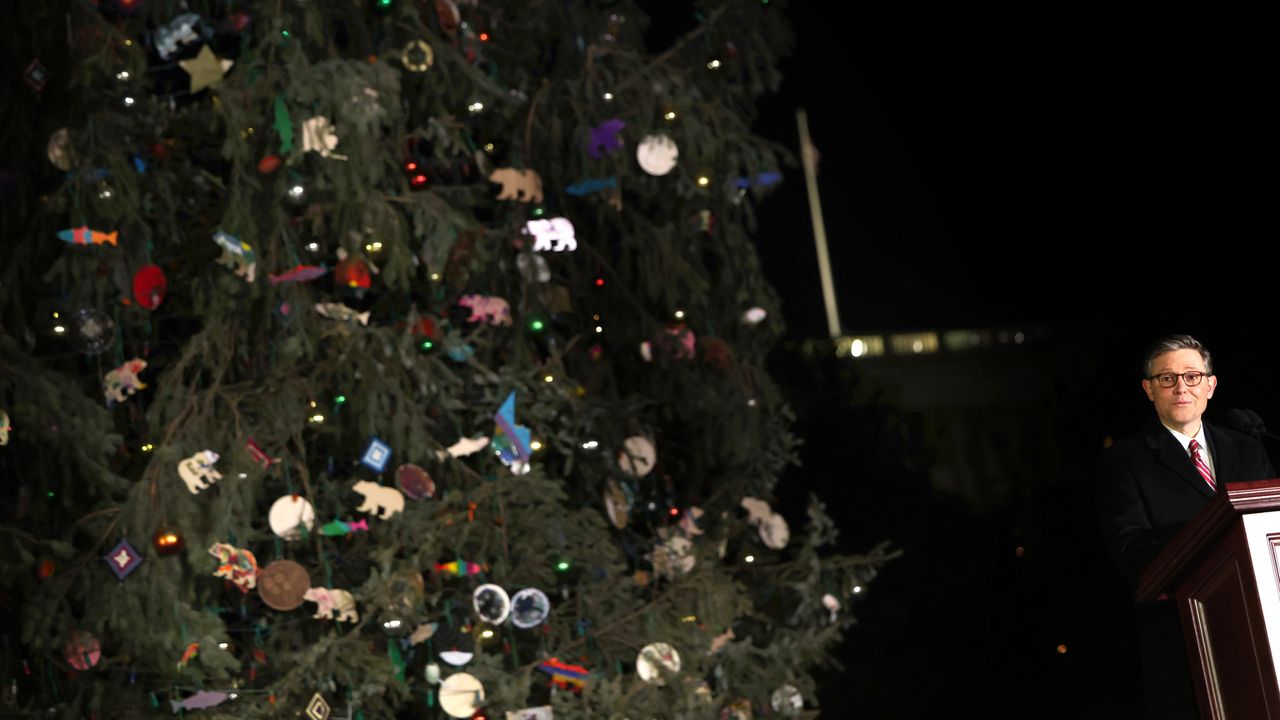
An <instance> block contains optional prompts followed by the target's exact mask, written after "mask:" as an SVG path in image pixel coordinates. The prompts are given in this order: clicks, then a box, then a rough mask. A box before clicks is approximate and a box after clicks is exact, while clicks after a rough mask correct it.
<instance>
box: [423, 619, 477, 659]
mask: <svg viewBox="0 0 1280 720" xmlns="http://www.w3.org/2000/svg"><path fill="white" fill-rule="evenodd" d="M432 645H434V646H435V648H436V651H437V654H439V655H440V659H441V660H443V661H445V662H447V663H449V664H450V665H452V666H454V667H462V666H463V665H466V664H467V663H469V662H471V659H472V658H473V657H475V652H476V644H475V638H473V637H472V636H471V633H468V632H463V631H462V630H461V629H459V628H457V627H454V626H453V625H442V626H440V628H439V629H438V630H437V631H436V635H435V638H434V639H433V640H432Z"/></svg>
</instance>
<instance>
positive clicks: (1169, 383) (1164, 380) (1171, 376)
mask: <svg viewBox="0 0 1280 720" xmlns="http://www.w3.org/2000/svg"><path fill="white" fill-rule="evenodd" d="M1211 375H1213V373H1207V372H1200V371H1199V370H1188V371H1187V372H1184V373H1171V372H1167V373H1160V374H1159V375H1152V376H1151V377H1149V378H1147V379H1148V380H1155V381H1156V382H1157V383H1159V384H1160V387H1162V388H1171V387H1173V386H1174V385H1177V384H1178V378H1182V382H1184V383H1186V384H1187V387H1195V386H1196V385H1199V384H1200V381H1201V380H1203V379H1205V378H1206V377H1209V376H1211Z"/></svg>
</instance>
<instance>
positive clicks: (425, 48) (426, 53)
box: [400, 38, 436, 72]
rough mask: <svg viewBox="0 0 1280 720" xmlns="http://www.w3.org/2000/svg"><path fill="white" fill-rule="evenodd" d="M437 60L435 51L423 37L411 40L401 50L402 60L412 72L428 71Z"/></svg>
mask: <svg viewBox="0 0 1280 720" xmlns="http://www.w3.org/2000/svg"><path fill="white" fill-rule="evenodd" d="M435 61H436V53H435V51H434V50H432V49H431V46H430V45H428V44H427V41H426V40H423V39H421V38H419V39H417V40H410V41H409V42H408V43H406V44H405V46H404V49H403V50H401V51H400V62H401V63H403V64H404V67H405V69H406V70H409V71H411V72H426V71H427V70H428V69H430V68H431V65H432V64H433V63H435Z"/></svg>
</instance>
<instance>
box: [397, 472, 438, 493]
mask: <svg viewBox="0 0 1280 720" xmlns="http://www.w3.org/2000/svg"><path fill="white" fill-rule="evenodd" d="M396 484H397V485H399V486H400V490H401V492H403V493H404V494H405V495H408V496H409V497H411V498H413V499H414V500H424V499H426V498H429V497H431V496H432V495H435V494H436V483H435V481H434V480H432V479H431V475H429V474H428V473H427V471H426V470H423V469H422V468H421V467H418V466H417V465H413V464H406V465H401V466H400V467H398V468H396Z"/></svg>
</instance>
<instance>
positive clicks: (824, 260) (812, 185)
mask: <svg viewBox="0 0 1280 720" xmlns="http://www.w3.org/2000/svg"><path fill="white" fill-rule="evenodd" d="M796 124H797V125H799V126H800V159H801V160H802V161H803V162H804V183H805V187H806V188H807V189H808V191H809V216H810V218H811V220H812V222H813V242H814V245H816V246H817V249H818V276H819V277H820V278H822V302H823V303H824V304H825V305H826V307H827V332H828V333H830V335H831V338H832V339H835V338H837V337H839V336H840V310H839V309H838V308H837V307H836V288H835V282H834V281H833V280H832V279H831V258H830V256H828V255H827V226H826V224H825V223H824V222H823V220H822V200H821V199H820V198H819V197H818V171H817V167H816V166H817V158H816V157H815V155H816V153H815V152H814V148H813V143H811V142H810V141H809V118H808V116H807V115H805V112H804V108H800V109H798V110H796Z"/></svg>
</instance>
